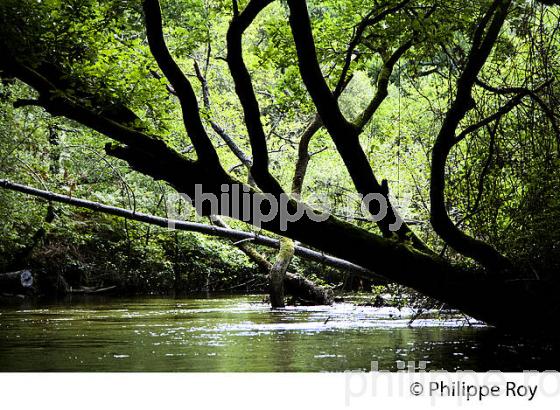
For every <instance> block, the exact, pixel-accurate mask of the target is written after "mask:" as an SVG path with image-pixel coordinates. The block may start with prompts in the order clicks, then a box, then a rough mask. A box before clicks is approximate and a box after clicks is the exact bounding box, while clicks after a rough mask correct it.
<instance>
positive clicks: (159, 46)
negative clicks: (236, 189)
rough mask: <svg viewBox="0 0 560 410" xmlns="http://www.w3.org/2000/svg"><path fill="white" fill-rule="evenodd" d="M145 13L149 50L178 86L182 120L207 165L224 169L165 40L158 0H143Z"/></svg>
mask: <svg viewBox="0 0 560 410" xmlns="http://www.w3.org/2000/svg"><path fill="white" fill-rule="evenodd" d="M143 7H144V15H145V20H146V34H147V37H148V44H149V46H150V51H151V52H152V55H153V56H154V58H155V60H156V62H157V64H158V66H159V68H160V69H161V70H162V71H163V74H164V75H165V77H166V78H167V80H169V83H170V84H171V86H172V87H173V89H174V90H175V93H176V95H177V98H179V102H180V104H181V110H182V112H183V122H184V123H185V128H186V130H187V134H188V135H189V137H190V138H191V141H192V143H193V145H194V147H195V150H196V153H197V155H198V158H199V159H200V161H201V162H202V163H203V164H204V166H209V167H210V168H213V169H214V170H215V171H216V172H219V171H223V169H222V168H221V165H220V159H219V158H218V154H217V153H216V150H215V149H214V147H213V146H212V142H211V141H210V138H208V135H207V134H206V131H205V130H204V126H203V125H202V121H201V119H200V113H199V109H198V102H197V100H196V95H195V93H194V91H193V88H192V86H191V84H190V82H189V80H188V79H187V77H185V75H184V74H183V72H182V71H181V69H180V68H179V66H178V65H177V63H176V62H175V60H174V59H173V57H172V56H171V54H170V53H169V50H168V49H167V46H166V44H165V39H164V37H163V24H162V16H161V9H160V5H159V1H158V0H144V3H143Z"/></svg>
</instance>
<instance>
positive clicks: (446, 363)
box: [0, 296, 559, 372]
mask: <svg viewBox="0 0 560 410" xmlns="http://www.w3.org/2000/svg"><path fill="white" fill-rule="evenodd" d="M260 300H261V297H259V296H252V297H249V296H233V297H231V296H230V297H216V298H208V299H169V298H167V299H165V298H135V299H113V298H91V297H90V298H79V299H76V298H74V299H73V300H70V301H68V300H67V301H64V302H58V303H53V304H48V305H40V306H39V305H28V304H25V302H21V304H16V305H10V306H3V307H0V370H1V371H219V372H225V371H235V372H237V371H253V372H263V371H264V372H267V371H288V372H293V371H313V372H316V371H345V370H370V368H371V362H372V361H378V363H379V364H378V366H379V369H384V370H397V368H398V362H399V361H415V362H419V361H425V362H427V364H426V367H427V369H428V370H431V369H434V370H435V369H445V370H479V371H481V370H490V369H496V370H509V371H513V370H523V369H534V370H544V369H557V370H558V369H559V367H558V359H557V357H556V356H557V355H556V354H555V352H556V350H555V349H553V348H552V347H551V346H548V345H545V344H542V343H539V344H534V343H533V344H531V343H527V342H523V341H520V340H517V339H513V338H509V337H506V336H503V335H500V334H498V333H497V332H496V331H495V330H493V329H491V328H487V327H484V326H480V325H478V326H468V325H467V324H466V322H465V320H464V319H463V318H461V317H456V318H447V319H446V320H439V319H428V318H424V319H419V320H417V321H415V322H414V323H413V326H412V327H409V326H407V325H408V322H409V320H408V318H407V317H406V315H407V314H410V312H407V311H406V310H404V311H401V312H399V311H397V310H396V309H388V308H382V309H378V308H371V307H355V306H352V305H349V304H338V305H335V306H332V307H297V308H287V309H284V310H276V311H273V310H271V309H270V308H268V307H267V306H266V305H265V304H263V303H260ZM327 319H328V320H327Z"/></svg>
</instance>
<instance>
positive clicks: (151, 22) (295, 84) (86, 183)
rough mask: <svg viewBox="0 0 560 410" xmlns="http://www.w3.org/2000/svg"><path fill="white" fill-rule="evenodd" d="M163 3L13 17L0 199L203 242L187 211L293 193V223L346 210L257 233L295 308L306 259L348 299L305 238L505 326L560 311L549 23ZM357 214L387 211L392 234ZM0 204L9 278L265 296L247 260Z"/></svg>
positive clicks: (330, 6)
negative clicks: (270, 239) (308, 209)
mask: <svg viewBox="0 0 560 410" xmlns="http://www.w3.org/2000/svg"><path fill="white" fill-rule="evenodd" d="M161 3H162V4H161V15H160V4H159V2H157V1H153V0H146V1H143V2H141V1H122V0H105V1H103V0H97V1H96V0H72V1H58V0H44V1H34V0H24V1H21V0H17V1H16V0H1V1H0V52H1V54H2V55H3V56H6V58H5V59H3V61H2V63H0V70H1V72H0V74H1V76H2V78H3V82H2V85H1V89H0V115H1V116H2V119H1V124H2V127H1V128H0V136H1V137H0V169H1V172H2V177H1V178H2V179H9V180H14V181H19V182H21V183H24V184H26V185H33V186H36V187H38V188H42V189H47V190H51V191H54V192H59V193H63V194H66V195H71V196H74V197H79V198H89V199H92V200H94V201H97V202H102V203H105V204H112V205H115V206H119V207H123V208H128V209H134V210H138V211H140V212H145V213H149V214H153V215H160V216H165V217H168V216H170V215H171V216H174V217H177V216H179V217H180V218H182V219H187V220H193V219H195V218H199V219H200V220H201V221H204V222H205V223H210V222H209V219H208V218H206V217H200V216H197V215H196V214H195V212H194V211H193V209H192V208H191V207H190V206H188V205H187V204H185V202H184V201H181V200H178V197H177V195H176V194H175V193H176V192H177V191H178V192H185V193H188V194H191V193H192V192H193V189H194V185H195V184H202V185H203V186H204V188H205V190H206V191H207V192H214V193H218V194H219V192H220V186H221V185H222V184H228V185H231V184H234V183H238V182H239V181H244V182H247V185H248V186H251V189H252V192H256V191H258V190H260V191H263V192H267V193H271V194H273V195H276V196H278V195H279V194H280V193H282V192H290V193H294V194H295V195H294V196H293V198H294V199H293V200H292V202H291V203H290V206H291V207H292V208H290V209H292V210H293V209H294V208H293V207H295V204H296V202H295V201H296V200H298V201H301V202H303V203H307V204H312V205H313V206H319V205H320V204H325V203H328V205H329V209H330V211H331V213H332V215H333V217H331V218H330V219H329V220H328V221H325V222H321V223H315V222H313V221H310V220H309V219H307V218H302V219H301V220H299V221H297V222H293V223H291V224H290V225H289V226H288V229H287V231H285V232H284V231H283V230H281V229H280V228H279V222H278V220H277V219H275V220H272V221H270V222H268V223H266V224H264V225H263V228H264V230H266V231H269V232H272V233H274V234H275V235H281V236H282V237H283V238H285V239H283V240H282V241H281V244H282V246H281V251H280V253H279V254H278V255H275V253H274V252H271V251H265V250H263V249H258V250H259V252H260V253H263V252H264V254H265V256H266V257H267V258H268V260H269V261H270V262H271V263H272V264H273V269H272V275H271V280H270V281H271V283H272V285H273V288H274V289H273V290H274V292H271V294H272V295H274V294H279V295H280V299H283V293H282V292H283V290H282V286H281V282H282V277H283V276H282V275H283V274H284V273H285V271H286V269H287V268H288V265H289V263H290V261H291V262H292V264H291V265H290V266H289V269H290V270H292V271H299V272H304V273H305V274H306V275H309V274H312V275H313V279H314V280H317V279H319V280H326V281H327V282H331V283H332V284H339V283H340V282H343V281H344V278H347V277H348V273H347V272H346V273H345V272H343V273H341V274H336V275H333V274H332V272H331V271H328V270H326V268H325V267H324V266H320V265H318V264H316V263H315V264H313V263H310V262H305V261H303V260H300V259H295V260H293V261H292V259H291V258H292V255H293V249H292V248H293V243H292V241H291V240H297V241H300V242H302V243H303V244H305V245H307V246H310V247H313V248H316V249H318V250H319V251H322V252H325V253H329V254H332V255H334V256H337V257H339V258H343V259H346V260H348V261H351V262H353V263H355V264H358V265H360V266H363V267H365V268H367V269H368V270H370V271H373V272H375V273H376V274H380V275H383V276H384V277H385V278H386V279H387V280H389V281H390V282H394V283H398V284H401V285H405V286H410V287H412V288H414V289H416V290H418V291H420V292H422V293H424V294H427V295H429V296H432V297H435V298H439V299H441V300H444V301H446V302H448V303H450V304H451V305H452V306H456V307H459V308H461V309H463V310H465V311H467V312H469V313H471V314H473V315H475V316H477V317H480V318H482V319H486V320H488V321H490V322H494V323H507V324H510V323H511V322H512V321H514V319H512V318H510V317H508V316H509V315H512V316H515V315H519V314H521V309H522V308H523V309H525V310H527V311H531V312H532V313H534V311H533V310H531V308H534V309H542V308H545V309H547V311H550V312H554V310H555V309H557V305H556V304H555V303H553V301H552V296H551V295H553V290H554V289H557V288H558V286H559V285H560V283H559V281H558V275H557V271H558V267H559V266H558V264H559V262H560V258H559V256H560V255H559V246H560V226H557V225H558V216H559V215H560V208H559V207H560V193H559V190H558V184H559V178H560V174H559V172H558V164H559V161H560V158H559V154H560V146H559V140H558V138H559V137H560V132H559V128H558V124H557V122H558V112H557V108H556V107H557V106H558V98H559V93H558V85H557V82H558V81H557V80H558V75H559V73H560V71H559V70H560V66H559V64H560V59H559V58H558V48H559V46H560V44H559V41H558V40H559V36H558V29H559V27H560V25H559V21H558V14H559V13H560V8H558V7H556V6H554V5H552V4H548V3H554V2H536V1H529V2H527V1H508V0H493V1H488V0H469V1H466V2H456V1H433V2H430V1H422V0H403V1H393V0H390V1H377V2H376V1H374V2H372V1H362V0H344V1H340V0H326V1H315V0H313V1H311V0H310V1H308V2H307V5H306V3H305V2H304V1H296V0H287V1H270V0H251V1H239V2H237V1H235V0H234V1H233V2H231V1H222V0H173V1H171V0H170V1H162V2H161ZM545 3H546V4H545ZM306 6H307V7H306ZM168 51H169V52H168ZM356 193H360V194H362V195H367V194H369V193H378V194H381V195H383V196H385V197H386V198H388V199H390V204H391V206H390V208H389V212H388V215H387V217H386V218H383V219H382V220H381V221H378V222H377V223H374V222H372V221H371V220H370V219H368V215H364V213H363V212H361V208H362V203H361V201H360V198H359V197H357V196H356ZM0 202H1V204H2V205H1V207H0V212H1V214H2V215H1V220H2V224H1V225H0V229H1V232H2V235H1V239H0V270H4V271H5V270H14V269H20V268H23V267H25V266H34V267H36V268H39V269H44V270H45V271H49V272H56V273H55V274H56V275H58V273H62V274H63V276H64V278H65V279H66V280H67V281H70V282H72V281H74V282H75V283H76V284H78V283H85V282H87V283H88V284H97V285H99V284H103V283H108V282H111V281H113V282H115V281H117V282H119V283H121V284H123V285H125V286H127V287H130V288H131V289H135V290H139V291H143V292H154V291H162V290H164V289H170V288H173V287H175V288H176V289H180V288H181V286H182V287H183V289H184V290H200V289H204V288H205V287H208V284H209V283H214V285H213V286H214V287H213V288H214V289H231V288H232V287H236V286H239V285H242V286H241V288H243V286H245V287H246V286H247V285H246V284H247V282H250V281H254V282H255V285H257V286H264V284H265V283H266V277H265V275H263V270H262V269H260V270H259V269H258V266H257V265H258V263H257V265H255V264H254V262H255V260H254V259H252V260H251V259H248V258H247V257H246V255H244V254H243V253H242V252H240V251H239V250H238V249H237V248H235V247H233V246H232V243H231V241H227V240H218V239H211V238H208V237H203V236H201V235H198V234H192V233H184V232H181V233H179V232H177V231H168V230H165V229H163V228H158V227H153V226H149V225H142V224H140V223H137V222H132V221H126V220H123V219H119V218H116V217H111V216H106V215H105V216H104V215H101V214H96V213H94V212H91V211H83V210H79V209H76V208H70V207H67V206H63V205H59V204H56V203H45V202H40V201H37V200H33V199H31V198H29V197H25V196H22V195H21V194H18V193H13V192H9V191H4V190H0ZM376 210H377V209H375V207H370V208H369V209H368V211H369V212H371V213H373V214H375V213H376ZM396 214H398V215H400V217H401V218H402V219H403V220H404V221H405V223H404V224H402V226H401V227H400V228H399V229H398V230H397V231H395V232H393V231H391V229H390V228H389V225H390V224H391V223H393V222H394V221H395V215H396ZM206 216H209V215H206ZM249 222H251V221H249ZM228 224H229V225H230V226H231V227H233V228H236V229H243V230H250V229H254V228H251V224H250V223H249V224H247V223H245V222H241V221H236V220H234V219H228ZM263 234H264V232H263ZM246 253H247V252H246ZM275 258H276V259H275ZM275 260H276V263H274V261H275ZM58 267H60V269H58V272H57V268H58ZM261 268H262V266H261ZM209 277H210V279H209ZM106 278H107V279H106ZM109 278H112V279H109ZM278 278H280V282H278ZM366 279H367V277H366ZM113 282H111V283H113ZM179 283H181V284H182V285H179ZM251 283H253V282H251ZM368 283H369V282H368ZM216 284H217V285H216ZM363 284H364V282H362V285H363ZM355 286H359V285H355ZM275 292H276V293H275ZM277 302H278V301H277ZM273 303H274V300H273ZM281 303H282V302H280V303H276V304H277V305H281ZM498 305H499V307H498ZM516 309H518V310H519V311H517V310H516ZM524 320H525V319H519V322H521V323H523V322H524ZM529 321H530V320H527V322H529ZM526 324H528V323H526Z"/></svg>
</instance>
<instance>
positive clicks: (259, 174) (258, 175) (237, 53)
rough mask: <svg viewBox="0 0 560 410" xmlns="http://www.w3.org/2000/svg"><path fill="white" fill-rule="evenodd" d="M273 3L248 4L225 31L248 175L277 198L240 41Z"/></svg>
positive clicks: (257, 1) (266, 0)
mask: <svg viewBox="0 0 560 410" xmlns="http://www.w3.org/2000/svg"><path fill="white" fill-rule="evenodd" d="M272 1H273V0H251V1H249V3H248V4H247V6H246V7H245V9H244V10H243V12H241V14H238V15H234V16H233V19H232V20H231V23H230V25H229V28H228V31H227V37H226V40H227V63H228V66H229V69H230V73H231V76H232V78H233V82H234V83H235V91H236V93H237V96H238V97H239V101H240V102H241V106H242V107H243V115H244V119H245V125H246V127H247V133H248V134H249V141H250V143H251V151H252V154H253V155H252V157H253V164H252V166H251V175H252V177H253V178H254V180H255V182H256V183H257V185H258V186H259V187H260V188H261V189H263V190H266V191H267V192H270V193H273V194H279V193H281V192H283V190H282V188H281V186H280V184H279V183H278V181H276V179H274V177H273V176H272V175H271V174H270V171H269V169H268V149H267V144H266V135H265V133H264V129H263V125H262V122H261V112H260V108H259V103H258V101H257V97H256V95H255V91H254V89H253V84H252V81H251V75H250V74H249V71H248V70H247V67H246V66H245V62H244V61H243V47H242V38H243V33H244V32H245V30H246V29H247V28H248V27H249V26H250V25H251V23H252V22H253V20H254V19H255V18H256V17H257V15H258V14H259V13H260V12H261V11H262V10H263V9H264V8H265V7H267V6H268V5H269V4H270V3H272Z"/></svg>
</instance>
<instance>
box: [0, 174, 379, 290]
mask: <svg viewBox="0 0 560 410" xmlns="http://www.w3.org/2000/svg"><path fill="white" fill-rule="evenodd" d="M0 187H2V188H5V189H9V190H12V191H16V192H22V193H25V194H29V195H33V196H36V197H39V198H43V199H46V200H49V201H54V202H61V203H64V204H69V205H74V206H78V207H81V208H86V209H91V210H93V211H97V212H102V213H106V214H110V215H115V216H120V217H123V218H127V219H132V220H135V221H139V222H145V223H149V224H152V225H157V226H161V227H164V228H171V229H178V230H181V231H190V232H198V233H202V234H205V235H211V236H218V237H221V238H226V239H232V240H235V241H244V243H248V242H251V243H254V244H257V245H263V246H267V247H269V248H275V249H279V247H280V242H279V240H278V239H273V238H270V237H267V236H262V235H258V234H255V233H252V232H245V231H240V230H235V229H230V228H223V227H219V226H214V225H206V224H202V223H197V222H187V221H179V220H173V219H167V218H162V217H159V216H154V215H148V214H144V213H141V212H135V211H130V210H128V209H123V208H118V207H114V206H109V205H104V204H101V203H98V202H93V201H88V200H85V199H78V198H72V197H70V196H67V195H62V194H56V193H53V192H48V191H44V190H41V189H37V188H32V187H29V186H26V185H22V184H18V183H15V182H11V181H8V180H5V179H0ZM294 253H295V255H297V256H300V257H302V258H305V259H309V260H312V261H314V262H319V263H322V264H324V265H326V266H330V267H333V268H336V269H341V270H345V271H349V272H353V273H356V274H360V275H366V276H367V277H368V278H371V277H372V275H373V276H374V277H377V278H379V279H380V280H384V278H382V277H381V276H378V275H376V274H375V273H373V272H371V271H370V270H368V269H366V268H364V267H362V266H358V265H356V264H354V263H351V262H348V261H346V260H344V259H340V258H335V257H334V256H330V255H325V254H324V253H322V252H317V251H314V250H312V249H309V248H306V247H303V246H300V245H296V246H295V247H294Z"/></svg>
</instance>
